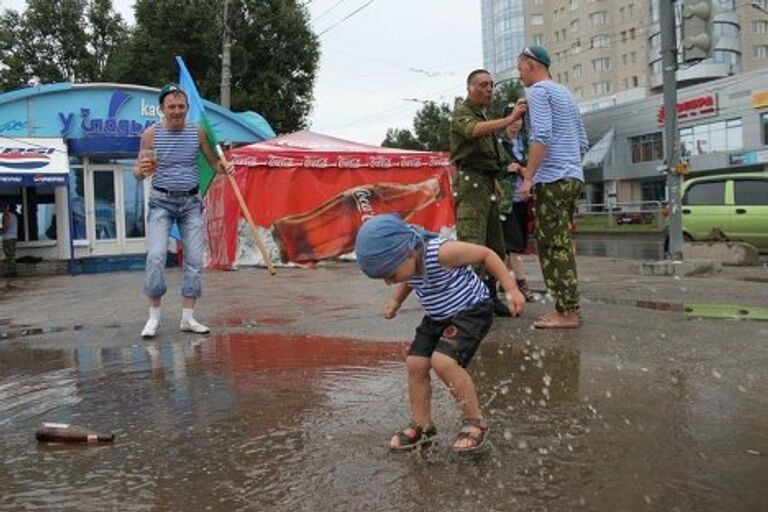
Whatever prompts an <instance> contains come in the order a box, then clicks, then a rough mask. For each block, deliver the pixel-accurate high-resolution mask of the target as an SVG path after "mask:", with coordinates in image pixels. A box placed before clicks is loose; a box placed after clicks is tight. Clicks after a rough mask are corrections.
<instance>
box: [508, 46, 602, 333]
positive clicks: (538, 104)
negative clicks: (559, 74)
mask: <svg viewBox="0 0 768 512" xmlns="http://www.w3.org/2000/svg"><path fill="white" fill-rule="evenodd" d="M550 64H551V61H550V58H549V54H548V53H547V51H546V50H545V49H544V48H542V47H541V46H530V47H527V48H525V49H524V50H523V52H522V53H521V54H520V57H519V58H518V61H517V69H518V71H519V72H520V80H521V81H522V82H523V85H525V87H526V88H527V93H526V99H527V100H528V115H527V116H526V123H527V128H528V136H529V145H528V149H529V152H528V166H527V167H526V168H525V169H524V170H523V178H524V181H523V184H522V185H521V187H520V193H521V195H522V196H523V197H526V196H530V195H531V191H532V192H533V200H534V211H535V215H536V246H537V249H538V252H539V263H540V264H541V272H542V275H543V276H544V282H545V283H546V285H547V288H548V289H549V291H550V292H551V293H552V295H553V296H554V298H555V311H551V312H549V313H547V314H545V315H543V316H541V317H540V318H538V319H536V321H534V323H533V325H534V327H537V328H539V329H552V328H561V329H562V328H573V327H578V326H579V325H580V324H581V315H580V314H579V280H578V275H577V273H576V257H575V254H574V252H573V240H572V237H571V226H572V225H573V215H574V212H575V210H576V203H577V201H578V200H579V197H580V195H581V189H582V186H583V183H584V170H583V168H582V165H581V161H582V158H583V157H584V154H585V153H586V151H587V146H588V144H587V135H586V131H585V130H584V122H583V121H582V119H581V114H580V113H579V108H578V105H577V104H576V101H575V100H574V99H573V96H572V95H571V93H570V92H569V91H568V89H566V88H565V87H564V86H562V85H560V84H558V83H556V82H553V81H552V78H551V75H550V73H549V66H550Z"/></svg>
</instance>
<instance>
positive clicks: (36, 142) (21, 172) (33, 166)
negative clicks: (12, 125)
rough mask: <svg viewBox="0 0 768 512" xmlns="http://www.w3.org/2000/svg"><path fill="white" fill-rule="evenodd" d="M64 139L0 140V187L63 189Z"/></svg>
mask: <svg viewBox="0 0 768 512" xmlns="http://www.w3.org/2000/svg"><path fill="white" fill-rule="evenodd" d="M68 176H69V156H68V154H67V145H66V143H65V142H64V139H60V138H15V137H14V138H10V137H0V187H30V186H32V187H35V186H56V185H66V184H67V177H68Z"/></svg>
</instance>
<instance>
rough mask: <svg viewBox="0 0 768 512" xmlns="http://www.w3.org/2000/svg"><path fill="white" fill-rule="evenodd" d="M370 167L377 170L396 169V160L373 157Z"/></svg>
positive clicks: (369, 163) (369, 162) (369, 161)
mask: <svg viewBox="0 0 768 512" xmlns="http://www.w3.org/2000/svg"><path fill="white" fill-rule="evenodd" d="M368 165H369V166H370V167H373V168H376V169H383V168H385V167H394V166H395V163H394V160H392V159H391V158H389V157H386V156H372V157H371V158H370V160H368Z"/></svg>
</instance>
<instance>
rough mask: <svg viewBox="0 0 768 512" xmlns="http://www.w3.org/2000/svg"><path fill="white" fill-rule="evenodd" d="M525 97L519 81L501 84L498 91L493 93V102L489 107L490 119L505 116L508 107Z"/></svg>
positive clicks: (497, 88)
mask: <svg viewBox="0 0 768 512" xmlns="http://www.w3.org/2000/svg"><path fill="white" fill-rule="evenodd" d="M521 97H522V98H524V97H525V89H523V86H522V84H520V82H518V81H517V80H506V81H504V82H501V83H500V84H499V85H498V87H496V90H495V91H493V100H492V101H491V105H490V106H489V107H488V109H487V112H488V118H489V119H496V118H499V117H501V116H502V115H503V114H504V108H505V107H506V106H507V105H511V104H514V103H515V102H516V101H517V99H518V98H521Z"/></svg>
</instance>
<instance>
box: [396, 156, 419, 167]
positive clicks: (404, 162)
mask: <svg viewBox="0 0 768 512" xmlns="http://www.w3.org/2000/svg"><path fill="white" fill-rule="evenodd" d="M400 167H421V158H419V157H418V156H411V157H407V156H404V157H401V158H400Z"/></svg>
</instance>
